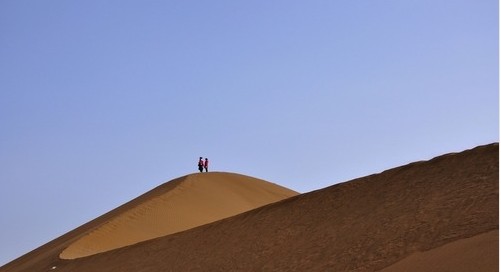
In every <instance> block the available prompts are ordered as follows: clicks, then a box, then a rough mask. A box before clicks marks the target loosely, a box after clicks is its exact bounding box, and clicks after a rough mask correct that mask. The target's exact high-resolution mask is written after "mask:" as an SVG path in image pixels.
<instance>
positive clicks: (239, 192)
mask: <svg viewBox="0 0 501 272" xmlns="http://www.w3.org/2000/svg"><path fill="white" fill-rule="evenodd" d="M294 195H297V193H296V192H294V191H292V190H289V189H286V188H283V187H280V186H277V185H275V184H272V183H268V182H265V181H262V180H258V179H255V178H251V177H247V176H243V175H237V174H229V173H215V172H212V173H203V174H194V175H189V176H186V177H183V178H182V179H181V180H176V181H174V182H170V183H168V184H166V185H165V186H164V187H163V188H158V189H156V191H154V192H152V193H150V194H149V195H147V196H146V197H143V199H141V201H140V203H138V204H137V205H135V206H134V207H131V208H129V209H127V210H125V211H123V212H121V213H120V214H119V215H117V216H115V217H113V218H111V219H110V220H108V221H107V222H106V223H104V224H102V225H100V226H98V227H97V228H95V229H93V230H92V232H90V233H89V234H87V235H85V236H84V237H82V238H80V239H78V240H77V241H75V242H73V243H72V244H71V245H70V246H69V247H68V248H66V249H65V250H64V251H63V252H62V253H61V255H60V256H61V258H63V259H75V258H80V257H84V256H89V255H93V254H96V253H100V252H104V251H108V250H111V249H115V248H120V247H124V246H127V245H131V244H135V243H138V242H141V241H145V240H149V239H153V238H157V237H161V236H165V235H168V234H172V233H176V232H180V231H183V230H187V229H190V228H193V227H196V226H200V225H203V224H207V223H210V222H214V221H216V220H219V219H222V218H225V217H229V216H233V215H236V214H239V213H242V212H244V211H247V210H250V209H254V208H257V207H260V206H263V205H266V204H269V203H271V202H275V201H278V200H282V199H284V198H287V197H290V196H294Z"/></svg>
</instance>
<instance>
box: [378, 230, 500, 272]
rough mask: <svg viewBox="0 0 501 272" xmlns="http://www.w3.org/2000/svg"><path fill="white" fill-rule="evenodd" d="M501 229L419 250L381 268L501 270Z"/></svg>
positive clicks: (418, 271) (392, 271)
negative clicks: (500, 249)
mask: <svg viewBox="0 0 501 272" xmlns="http://www.w3.org/2000/svg"><path fill="white" fill-rule="evenodd" d="M498 244H499V230H494V231H490V232H487V233H483V234H479V235H476V236H473V237H470V238H465V239H460V240H457V241H454V242H451V243H448V244H445V245H443V246H441V247H438V248H434V249H431V250H428V251H425V252H418V253H414V254H411V255H410V256H408V257H406V258H404V259H402V260H400V261H399V262H397V263H395V264H393V265H391V266H389V267H386V268H384V269H383V270H380V272H400V271H406V272H421V271H455V272H469V271H484V272H489V271H493V272H494V271H498V267H499V259H498V257H499V252H498Z"/></svg>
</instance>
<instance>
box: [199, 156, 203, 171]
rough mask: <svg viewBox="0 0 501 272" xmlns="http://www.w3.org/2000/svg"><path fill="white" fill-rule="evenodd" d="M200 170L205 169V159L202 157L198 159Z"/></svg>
mask: <svg viewBox="0 0 501 272" xmlns="http://www.w3.org/2000/svg"><path fill="white" fill-rule="evenodd" d="M198 171H200V173H202V172H203V171H204V160H203V159H202V157H200V159H198Z"/></svg>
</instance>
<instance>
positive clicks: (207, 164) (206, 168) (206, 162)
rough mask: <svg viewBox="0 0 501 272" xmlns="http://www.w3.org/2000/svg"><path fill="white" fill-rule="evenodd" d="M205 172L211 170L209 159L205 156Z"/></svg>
mask: <svg viewBox="0 0 501 272" xmlns="http://www.w3.org/2000/svg"><path fill="white" fill-rule="evenodd" d="M204 168H205V172H209V159H207V158H205V162H204Z"/></svg>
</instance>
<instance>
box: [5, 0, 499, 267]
mask: <svg viewBox="0 0 501 272" xmlns="http://www.w3.org/2000/svg"><path fill="white" fill-rule="evenodd" d="M498 13H499V8H498V1H495V0H440V1H436V0H433V1H432V0H419V1H414V0H406V1H402V0H381V1H373V0H355V1H353V0H339V1H337V0H336V1H335V0H332V1H331V0H328V1H327V0H326V1H319V0H308V1H291V0H287V1H285V0H283V1H278V0H277V1H273V0H272V1H268V0H267V1H230V0H228V1H217V0H216V1H125V0H120V1H118V0H115V1H97V0H89V1H62V0H53V1H23V0H4V1H1V2H0V185H1V190H0V206H1V207H2V208H1V213H0V224H1V225H0V265H1V264H4V263H6V262H8V261H10V260H12V259H14V258H17V257H19V256H21V255H22V254H25V253H27V252H28V251H30V250H33V249H35V248H36V247H38V246H41V245H42V244H44V243H46V242H49V241H50V240H52V239H54V238H56V237H58V236H59V235H61V234H64V233H66V232H67V231H70V230H72V229H74V228H75V227H77V226H80V225H81V224H83V223H85V222H87V221H89V220H91V219H93V218H95V217H97V216H99V215H101V214H103V213H105V212H107V211H109V210H111V209H113V208H115V207H117V206H118V205H121V204H123V203H125V202H127V201H129V200H131V199H132V198H134V197H136V196H139V195H140V194H142V193H144V192H146V191H148V190H150V189H152V188H154V187H155V186H157V185H160V184H161V183H163V182H165V181H168V180H171V179H173V178H176V177H179V176H182V175H186V174H189V173H193V172H195V171H196V163H197V159H198V157H199V156H204V157H209V158H210V159H211V161H212V165H211V168H212V170H215V171H228V172H237V173H242V174H246V175H250V176H254V177H258V178H262V179H265V180H268V181H271V182H275V183H278V184H280V185H283V186H286V187H288V188H291V189H294V190H297V191H299V192H307V191H311V190H315V189H319V188H323V187H326V186H329V185H332V184H335V183H338V182H343V181H347V180H350V179H353V178H356V177H361V176H366V175H369V174H373V173H377V172H380V171H383V170H386V169H388V168H392V167H396V166H399V165H402V164H406V163H409V162H412V161H416V160H426V159H430V158H432V157H434V156H437V155H441V154H443V153H448V152H456V151H462V150H464V149H469V148H472V147H474V146H477V145H481V144H487V143H491V142H497V141H498V139H499V114H498V108H499V98H498V95H499V94H498V90H499V87H498V77H499V70H498V66H499V63H498V60H499V58H498V46H499V44H498V36H499V35H498V33H499V30H498Z"/></svg>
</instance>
